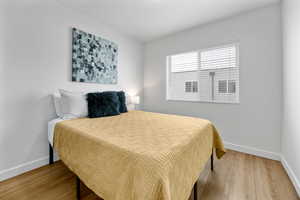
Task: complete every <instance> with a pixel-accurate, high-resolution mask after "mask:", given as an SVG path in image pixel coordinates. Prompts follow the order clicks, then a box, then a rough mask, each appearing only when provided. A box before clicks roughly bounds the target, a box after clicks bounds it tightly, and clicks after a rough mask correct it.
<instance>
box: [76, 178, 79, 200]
mask: <svg viewBox="0 0 300 200" xmlns="http://www.w3.org/2000/svg"><path fill="white" fill-rule="evenodd" d="M76 199H77V200H80V179H79V178H78V176H76Z"/></svg>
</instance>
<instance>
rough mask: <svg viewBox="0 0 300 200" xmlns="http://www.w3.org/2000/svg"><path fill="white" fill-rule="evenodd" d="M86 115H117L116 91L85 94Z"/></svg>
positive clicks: (117, 97) (117, 98)
mask: <svg viewBox="0 0 300 200" xmlns="http://www.w3.org/2000/svg"><path fill="white" fill-rule="evenodd" d="M87 102H88V117H90V118H96V117H106V116H114V115H119V114H120V111H119V108H120V101H119V96H118V94H117V92H96V93H88V94H87Z"/></svg>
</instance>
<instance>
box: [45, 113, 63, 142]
mask: <svg viewBox="0 0 300 200" xmlns="http://www.w3.org/2000/svg"><path fill="white" fill-rule="evenodd" d="M64 120H65V119H61V118H57V119H53V120H51V121H49V122H48V140H49V143H50V144H51V146H52V147H53V137H54V128H55V125H56V124H57V123H58V122H62V121H64Z"/></svg>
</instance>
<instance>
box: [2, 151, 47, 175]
mask: <svg viewBox="0 0 300 200" xmlns="http://www.w3.org/2000/svg"><path fill="white" fill-rule="evenodd" d="M48 163H49V157H48V156H46V157H43V158H39V159H37V160H34V161H30V162H26V163H23V164H21V165H18V166H16V167H12V168H10V169H5V170H2V171H0V181H4V180H6V179H9V178H12V177H14V176H17V175H20V174H23V173H25V172H28V171H31V170H33V169H36V168H39V167H41V166H44V165H47V164H48Z"/></svg>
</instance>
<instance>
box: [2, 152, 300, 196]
mask: <svg viewBox="0 0 300 200" xmlns="http://www.w3.org/2000/svg"><path fill="white" fill-rule="evenodd" d="M198 192H199V194H200V195H199V200H299V198H298V197H297V194H296V192H295V190H294V188H293V186H292V183H291V182H290V180H289V179H288V176H287V175H286V173H285V171H284V169H283V167H282V166H281V164H280V162H277V161H272V160H267V159H263V158H258V157H255V156H251V155H247V154H242V153H238V152H234V151H229V152H228V153H227V154H226V155H225V156H224V158H223V159H221V160H220V161H216V162H215V171H214V172H212V173H211V172H210V170H209V166H207V169H205V170H204V171H203V173H202V174H201V176H200V178H199V181H198ZM81 194H82V199H83V200H100V198H99V197H97V196H96V195H95V194H93V193H92V192H91V191H89V190H88V189H87V188H83V189H82V193H81ZM0 199H1V200H2V199H5V200H6V199H7V200H35V199H37V200H73V199H74V200H75V199H76V198H75V175H74V174H73V173H72V172H70V171H69V170H68V169H67V168H66V167H65V166H64V165H63V163H62V162H57V163H55V164H54V165H51V166H45V167H42V168H39V169H36V170H34V171H31V172H28V173H25V174H23V175H20V176H17V177H15V178H12V179H9V180H6V181H3V182H1V183H0Z"/></svg>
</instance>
